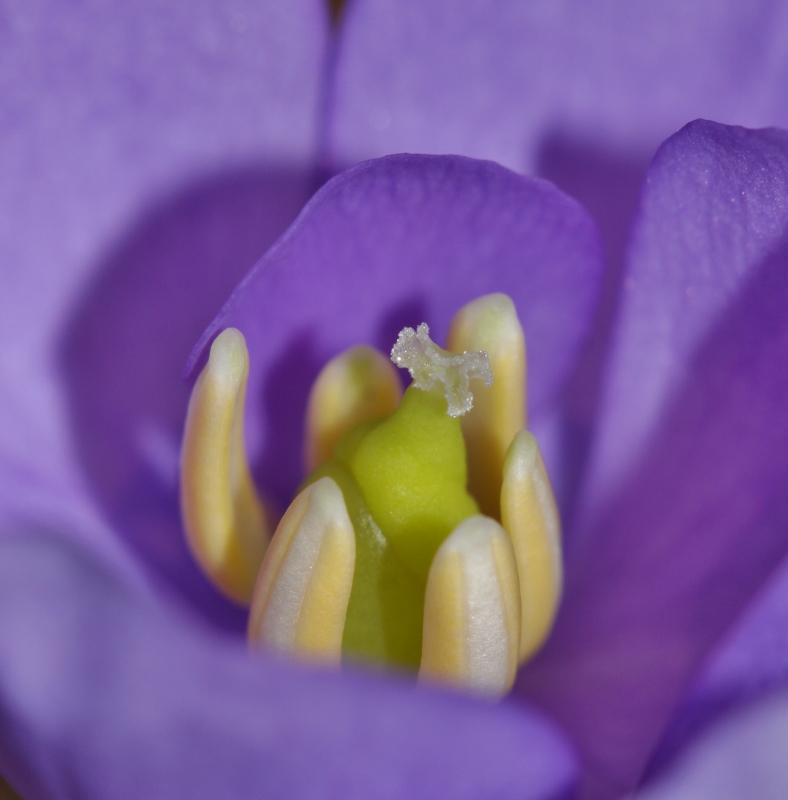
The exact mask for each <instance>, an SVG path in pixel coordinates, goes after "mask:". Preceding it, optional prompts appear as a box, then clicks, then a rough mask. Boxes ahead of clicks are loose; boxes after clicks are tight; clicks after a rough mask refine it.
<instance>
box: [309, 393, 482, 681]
mask: <svg viewBox="0 0 788 800" xmlns="http://www.w3.org/2000/svg"><path fill="white" fill-rule="evenodd" d="M325 475H328V476H329V477H331V478H333V479H334V480H335V481H336V482H337V484H338V485H339V487H340V489H341V490H342V493H343V494H344V497H345V502H346V504H347V508H348V513H349V515H350V519H351V521H352V522H353V526H354V528H355V532H356V567H355V573H354V577H353V588H352V591H351V595H350V603H349V605H348V612H347V619H346V622H345V632H344V637H343V642H342V649H343V652H344V653H345V654H346V656H348V657H349V658H351V659H352V658H356V659H363V660H365V661H373V662H379V663H385V664H389V665H397V666H402V667H409V668H418V666H419V662H420V660H421V632H422V620H423V616H424V587H425V584H426V580H427V574H428V572H429V567H430V564H431V563H432V559H433V557H434V555H435V552H436V551H437V549H438V547H439V546H440V545H441V543H442V542H443V540H444V539H445V538H446V537H447V536H448V535H449V534H450V533H451V532H452V531H453V530H454V529H455V528H456V527H457V525H458V524H459V523H460V522H462V521H463V520H464V519H466V518H467V517H470V516H472V515H473V514H477V513H478V506H477V505H476V501H475V500H474V499H473V498H472V497H471V496H470V495H469V494H468V491H467V489H466V484H467V465H466V454H465V442H464V441H463V438H462V430H461V428H460V422H459V420H458V419H457V418H453V417H450V416H448V414H447V413H446V399H445V397H444V395H443V393H442V392H440V391H430V392H425V391H422V390H420V389H417V388H415V387H413V386H411V387H410V388H409V389H408V390H407V391H406V392H405V395H404V397H403V398H402V402H401V403H400V406H399V408H397V410H396V411H394V413H393V414H391V416H389V417H388V418H387V419H385V420H383V421H378V422H374V423H363V424H362V425H359V426H358V427H357V428H355V429H354V430H352V431H351V432H350V433H348V434H347V435H346V436H345V437H344V439H343V440H342V441H341V442H340V443H339V445H338V446H337V449H336V452H335V457H334V458H333V459H331V460H330V461H328V462H326V463H324V464H322V465H321V466H320V467H319V468H318V469H317V470H316V471H315V472H314V473H313V474H312V475H311V476H310V477H309V480H308V483H312V482H313V481H315V480H317V479H318V478H320V477H323V476H325Z"/></svg>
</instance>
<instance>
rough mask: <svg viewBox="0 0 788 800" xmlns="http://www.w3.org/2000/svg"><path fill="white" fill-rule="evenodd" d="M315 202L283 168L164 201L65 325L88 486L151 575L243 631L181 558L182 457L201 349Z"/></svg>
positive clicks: (64, 359)
mask: <svg viewBox="0 0 788 800" xmlns="http://www.w3.org/2000/svg"><path fill="white" fill-rule="evenodd" d="M313 189H314V183H313V177H312V176H311V175H309V174H307V173H305V172H301V171H298V170H290V169H286V168H276V169H267V168H264V167H250V168H248V169H245V170H239V171H238V172H236V173H228V174H220V175H218V176H215V177H212V178H208V179H206V180H204V181H203V182H201V183H199V184H197V185H194V186H191V187H188V188H186V189H184V190H183V191H182V192H180V193H179V194H177V195H176V196H174V197H170V198H168V199H167V200H165V201H163V202H162V203H161V205H160V206H159V207H158V208H155V209H153V210H151V211H150V213H149V214H148V215H147V216H145V217H144V218H143V219H141V220H140V221H139V223H138V224H137V226H136V227H135V228H134V229H133V230H132V231H130V232H129V233H128V235H127V236H125V238H123V240H122V241H120V242H119V243H118V244H117V245H116V246H115V247H113V248H112V250H111V252H109V253H108V254H107V255H106V258H105V259H104V261H103V263H102V264H101V265H100V266H99V267H98V268H97V269H96V270H95V271H94V272H95V274H96V276H97V277H96V279H95V281H94V283H93V284H92V286H91V287H90V288H89V289H88V290H87V292H86V293H85V295H84V297H83V298H82V300H81V302H79V304H78V305H77V307H76V310H75V312H74V314H73V316H72V317H71V319H70V320H69V321H68V322H67V324H66V329H65V332H64V335H63V337H62V342H63V345H62V349H61V351H60V368H61V371H62V375H63V378H64V384H65V387H66V393H67V400H68V407H69V411H70V415H71V421H72V425H73V431H74V438H75V440H76V444H77V448H78V451H79V455H80V458H81V461H82V465H83V468H84V472H85V476H86V478H87V482H88V484H89V486H90V487H91V489H92V491H93V493H94V494H95V497H96V499H97V501H98V503H99V505H100V507H101V508H102V509H103V511H104V513H105V514H106V516H107V518H108V520H109V522H110V524H111V525H112V526H113V528H114V529H115V530H116V531H117V532H118V534H119V535H120V536H121V537H122V539H123V540H124V541H125V542H126V544H127V545H128V546H129V547H130V549H131V550H132V551H133V552H134V553H135V554H136V555H137V556H139V558H140V559H141V560H142V561H143V563H144V564H145V565H146V567H147V568H149V570H150V572H151V573H153V574H154V575H155V576H156V577H157V578H159V579H162V580H163V581H164V582H165V583H166V584H168V585H169V586H171V587H173V588H174V589H175V590H176V592H177V593H178V594H179V595H180V596H181V597H182V598H183V599H184V600H185V601H186V602H187V603H188V604H190V605H192V606H195V607H197V608H198V609H199V610H200V611H201V612H203V613H204V614H205V615H206V616H208V617H209V618H211V619H212V620H213V621H214V622H216V623H218V624H221V625H227V626H231V627H233V628H238V629H240V628H241V627H242V626H243V614H241V612H240V611H239V610H238V609H236V608H235V607H233V606H231V605H230V604H229V603H227V602H226V601H224V600H222V599H220V598H219V597H218V595H217V594H216V592H215V591H214V590H213V589H212V588H211V587H210V586H209V585H208V583H207V582H206V581H205V579H204V578H203V577H202V576H201V574H200V573H199V572H198V570H197V568H196V566H195V564H194V562H193V560H192V557H191V555H190V554H189V552H188V551H187V549H186V545H185V542H184V539H183V535H182V532H181V525H180V513H179V509H178V458H179V451H180V440H181V434H182V429H183V422H184V416H185V411H186V404H187V401H188V396H189V388H188V386H187V385H186V384H184V383H183V381H182V379H181V375H182V370H183V364H184V363H185V361H186V358H187V356H188V354H189V350H190V348H191V346H192V344H193V342H194V340H195V339H196V338H197V337H198V336H199V334H200V332H201V331H202V330H203V328H204V327H205V325H206V323H207V322H208V321H209V320H210V319H211V318H212V317H213V315H214V314H215V313H216V311H217V310H218V309H219V308H221V306H222V303H224V302H225V300H226V299H227V297H228V296H229V294H230V292H231V291H232V289H233V288H234V287H235V285H236V284H237V283H238V281H239V280H240V278H242V277H243V275H244V274H245V273H246V272H247V271H248V270H249V268H250V267H251V266H252V265H253V264H254V263H255V261H256V260H257V259H258V258H259V257H260V255H261V254H262V253H263V252H264V251H265V250H266V249H267V248H268V247H269V246H270V245H271V244H272V243H273V242H274V241H275V240H276V238H277V237H278V236H279V235H280V234H281V233H282V231H284V230H285V229H286V227H287V226H288V225H289V224H290V222H291V221H292V220H293V218H294V217H295V215H296V214H297V213H298V211H299V210H300V209H301V207H302V206H303V204H304V202H305V201H306V199H307V198H308V197H309V194H310V193H311V191H312V190H313Z"/></svg>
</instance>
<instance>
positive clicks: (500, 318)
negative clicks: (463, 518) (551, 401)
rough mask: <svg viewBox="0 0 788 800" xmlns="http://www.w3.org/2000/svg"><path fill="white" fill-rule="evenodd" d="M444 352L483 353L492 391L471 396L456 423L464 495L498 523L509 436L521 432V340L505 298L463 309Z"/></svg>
mask: <svg viewBox="0 0 788 800" xmlns="http://www.w3.org/2000/svg"><path fill="white" fill-rule="evenodd" d="M448 348H449V350H451V351H453V352H455V353H460V352H462V351H464V350H484V351H485V352H486V353H487V354H488V356H489V359H490V368H491V371H492V375H493V377H494V382H493V385H492V386H489V385H488V386H487V387H486V388H482V387H480V388H479V389H477V390H476V391H475V392H474V400H473V409H472V410H471V412H470V413H468V414H466V415H465V416H464V417H463V419H462V432H463V435H464V436H465V443H466V445H467V447H468V489H469V491H470V492H471V494H472V495H473V496H474V497H475V498H476V500H477V501H478V503H479V507H480V508H481V510H482V512H483V513H485V514H487V515H489V516H491V517H494V518H495V519H500V498H501V483H502V481H503V462H504V457H505V455H506V451H507V449H508V448H509V445H510V444H511V442H512V439H513V438H514V435H515V434H516V433H517V432H518V431H519V430H522V429H523V428H524V427H525V418H526V411H525V407H526V392H525V374H526V370H525V336H524V335H523V329H522V326H521V325H520V320H519V319H518V318H517V310H516V308H515V306H514V303H513V302H512V301H511V299H510V298H509V297H508V296H507V295H505V294H488V295H485V296H484V297H480V298H478V299H477V300H474V301H472V302H471V303H468V304H467V305H466V306H463V308H461V309H460V310H459V311H458V312H457V313H456V314H455V315H454V319H453V320H452V323H451V327H450V329H449V337H448Z"/></svg>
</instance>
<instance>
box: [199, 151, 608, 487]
mask: <svg viewBox="0 0 788 800" xmlns="http://www.w3.org/2000/svg"><path fill="white" fill-rule="evenodd" d="M599 273H600V259H599V248H598V242H597V238H596V233H595V230H594V227H593V224H592V223H591V221H590V220H589V218H588V216H587V215H586V214H585V212H584V211H583V210H582V209H581V208H580V206H578V205H577V204H576V203H574V202H573V201H572V200H570V199H569V198H567V197H566V196H564V195H563V194H561V193H560V192H559V191H557V190H556V189H555V188H554V187H552V186H550V185H549V184H547V183H545V182H543V181H535V180H530V179H527V178H523V177H521V176H519V175H516V174H514V173H512V172H509V171H508V170H505V169H503V168H502V167H499V166H498V165H496V164H492V163H490V162H479V161H472V160H469V159H464V158H456V157H454V158H441V157H435V156H390V157H388V158H385V159H381V160H378V161H372V162H368V163H366V164H362V165H360V166H358V167H356V168H354V169H352V170H350V171H348V172H346V173H344V174H342V175H340V176H339V177H338V178H336V179H334V180H333V181H331V182H330V183H329V184H328V185H326V186H325V187H324V188H323V189H322V190H321V191H320V193H319V194H318V195H316V197H315V198H314V199H313V200H312V201H311V203H310V204H309V205H308V206H307V208H306V209H305V211H304V212H303V214H302V215H301V217H300V218H299V219H298V221H297V222H296V223H295V225H294V227H293V228H291V229H290V231H289V232H288V234H287V235H286V236H285V237H284V238H283V239H282V240H280V241H279V242H278V243H277V245H276V246H275V247H273V248H272V249H271V250H270V251H269V252H268V253H267V254H266V255H265V256H264V258H263V259H262V260H261V261H260V263H259V264H258V265H257V266H256V267H255V269H254V271H253V272H252V273H251V274H250V275H249V276H247V278H246V279H245V280H244V282H243V283H242V284H241V285H240V286H239V287H238V289H237V290H236V292H235V294H234V295H233V296H232V298H231V299H230V301H229V302H228V304H227V306H226V307H225V308H224V309H223V310H222V312H221V313H220V314H219V316H218V317H217V318H216V320H215V321H214V322H213V323H212V324H211V325H210V326H209V328H208V330H207V331H206V333H205V334H204V336H203V338H202V340H201V341H200V344H199V345H198V346H197V348H196V349H195V351H194V353H193V354H192V359H191V361H190V369H193V367H194V365H195V364H196V363H199V359H200V358H204V351H205V347H206V345H207V343H208V342H209V341H210V339H211V338H212V337H213V336H214V335H215V334H216V333H217V332H218V331H219V330H221V329H223V328H225V327H228V326H236V327H238V328H240V330H241V331H243V333H244V334H245V335H246V337H247V340H248V342H249V349H250V358H251V368H250V379H249V390H248V394H247V398H248V399H247V409H248V414H247V418H248V421H249V425H248V429H247V431H248V432H247V444H248V447H249V451H250V453H251V459H252V462H253V465H254V471H255V474H256V477H257V479H258V484H259V485H260V486H262V487H264V488H265V489H266V490H267V491H268V492H270V493H271V494H273V496H274V497H275V498H276V499H277V500H278V501H279V502H280V503H286V502H289V500H290V497H291V496H292V493H293V491H294V489H295V488H296V486H297V484H298V482H299V480H300V479H301V478H302V477H303V474H302V468H301V450H302V428H303V420H304V409H305V406H306V399H307V393H308V390H309V387H310V385H311V383H312V381H313V379H314V377H315V376H316V374H317V372H318V370H319V369H320V367H321V366H322V365H323V364H324V363H325V362H326V361H327V360H328V359H329V358H331V357H332V356H334V355H335V354H336V353H338V352H340V351H341V350H343V349H345V348H347V347H350V346H351V345H353V344H357V343H361V342H366V343H368V344H372V345H375V346H377V347H379V348H380V349H381V350H383V351H384V352H388V351H389V350H390V349H391V346H392V344H393V343H394V341H395V339H396V337H397V333H398V332H399V330H400V329H401V328H402V327H404V326H405V325H410V326H415V325H417V324H418V323H420V322H424V321H426V322H428V323H429V325H430V328H431V331H432V334H433V335H434V336H435V337H436V340H437V341H441V340H442V339H443V338H444V337H445V335H446V331H447V328H448V325H449V321H450V319H451V317H452V315H453V314H454V313H455V311H457V309H459V307H460V306H462V305H463V304H464V303H466V302H468V301H469V300H471V299H472V298H475V297H478V296H479V295H481V294H485V293H488V292H506V293H508V294H509V295H511V297H512V298H513V299H514V301H515V303H516V305H517V308H518V311H519V313H520V316H521V320H522V323H523V328H524V330H525V335H526V339H527V342H528V359H529V364H528V387H529V389H528V391H529V407H530V412H529V413H530V416H531V419H532V421H533V424H534V426H535V427H536V428H537V429H538V428H539V426H540V425H545V426H546V425H547V424H548V423H549V422H552V421H553V415H554V414H555V411H556V408H557V406H558V404H559V403H560V401H561V399H562V390H563V389H564V385H565V382H566V378H567V375H568V373H569V371H570V369H571V368H572V366H573V364H574V362H575V360H576V358H577V354H578V350H579V348H580V346H581V345H582V343H583V342H584V340H585V338H586V336H587V333H588V330H589V328H590V318H591V314H592V312H593V308H594V302H595V300H596V294H597V284H598V281H599ZM560 444H561V443H560V442H557V443H555V445H554V446H552V447H551V446H550V444H549V443H547V442H546V443H545V447H546V450H547V459H548V465H549V466H551V467H553V468H554V470H553V472H554V474H555V472H556V471H557V466H558V463H559V461H560V453H559V452H558V448H559V447H560ZM556 477H558V476H556Z"/></svg>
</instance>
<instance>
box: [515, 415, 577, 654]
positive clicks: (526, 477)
mask: <svg viewBox="0 0 788 800" xmlns="http://www.w3.org/2000/svg"><path fill="white" fill-rule="evenodd" d="M503 472H504V478H503V487H502V489H501V519H502V522H503V526H504V528H505V529H506V532H507V533H508V534H509V536H510V537H511V540H512V546H513V548H514V556H515V559H516V561H517V572H518V574H519V576H520V599H521V602H522V613H521V620H522V622H521V628H520V661H524V660H525V659H526V658H528V657H529V656H530V655H532V654H533V653H534V652H535V651H536V650H537V649H538V648H539V647H540V645H541V644H542V643H543V641H544V639H545V638H546V637H547V634H548V633H549V632H550V628H551V626H552V624H553V620H554V618H555V613H556V610H557V609H558V602H559V599H560V596H561V586H562V582H563V568H562V563H561V521H560V519H559V516H558V509H557V508H556V505H555V499H554V498H553V490H552V487H551V486H550V479H549V478H548V477H547V472H546V471H545V467H544V463H543V461H542V456H541V453H540V452H539V445H538V444H537V443H536V439H535V438H534V437H533V435H532V434H531V433H529V432H528V431H525V430H523V431H520V432H519V433H518V434H517V435H516V436H515V437H514V441H513V442H512V444H511V447H510V448H509V451H508V452H507V454H506V461H505V463H504V470H503Z"/></svg>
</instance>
